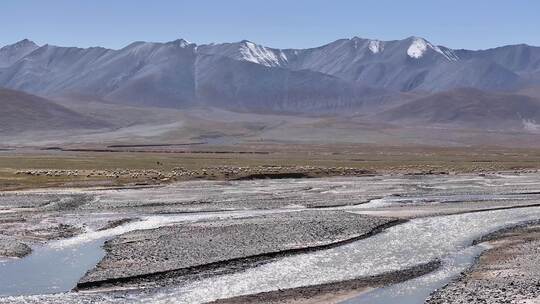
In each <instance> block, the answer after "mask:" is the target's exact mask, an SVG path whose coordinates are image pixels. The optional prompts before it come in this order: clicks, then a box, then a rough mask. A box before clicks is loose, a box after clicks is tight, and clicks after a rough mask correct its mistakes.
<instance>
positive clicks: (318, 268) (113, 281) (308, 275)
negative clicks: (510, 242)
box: [0, 173, 540, 303]
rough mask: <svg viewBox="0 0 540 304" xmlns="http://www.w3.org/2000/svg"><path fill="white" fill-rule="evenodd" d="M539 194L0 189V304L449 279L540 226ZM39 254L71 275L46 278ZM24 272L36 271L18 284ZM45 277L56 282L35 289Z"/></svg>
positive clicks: (495, 181)
mask: <svg viewBox="0 0 540 304" xmlns="http://www.w3.org/2000/svg"><path fill="white" fill-rule="evenodd" d="M539 189H540V175H538V174H535V173H530V174H508V173H500V174H488V175H484V174H481V175H477V174H467V175H454V176H453V175H388V176H364V177H340V178H310V179H303V178H298V179H263V180H242V181H189V182H181V183H173V184H170V185H166V186H152V187H146V186H145V187H140V186H139V187H131V188H107V187H105V188H101V189H98V188H88V189H45V190H31V191H13V192H3V193H0V231H1V237H0V255H3V256H4V258H5V257H8V256H9V257H17V256H19V257H22V258H19V259H13V258H11V259H7V260H5V259H4V260H2V258H1V257H0V274H2V275H4V276H5V277H9V276H10V273H11V272H13V273H17V274H20V275H19V276H17V277H13V278H14V279H13V280H11V283H13V282H15V279H18V280H21V282H25V288H24V292H23V291H21V293H18V291H17V290H9V288H11V287H9V286H7V285H6V286H3V288H4V289H5V290H8V292H9V293H8V294H11V295H13V296H11V297H1V296H0V303H33V302H35V303H65V302H70V303H94V302H98V303H125V302H152V303H170V302H171V301H173V302H175V301H176V302H179V303H203V302H208V301H214V300H218V301H224V302H227V300H226V299H231V301H233V303H236V302H242V301H246V300H247V302H249V303H252V302H265V303H266V302H268V301H269V300H272V302H275V301H277V302H284V301H285V302H287V301H290V300H291V299H296V300H298V299H300V302H299V303H310V302H311V301H312V300H313V301H315V300H316V299H319V300H320V299H324V300H323V302H332V301H334V302H336V301H338V299H339V301H342V300H346V299H348V298H356V297H357V296H358V293H361V292H364V291H366V290H369V289H373V288H381V287H383V286H385V285H389V286H394V285H393V284H396V285H395V286H400V284H402V283H406V282H415V280H416V279H415V278H418V280H420V281H419V282H423V281H421V280H430V278H434V279H435V278H437V277H438V276H443V274H444V276H443V277H444V278H445V279H444V280H441V281H440V282H446V280H447V279H448V278H450V279H452V278H454V275H453V274H454V273H455V272H456V269H457V268H455V267H454V268H448V267H449V266H448V265H451V261H452V260H451V259H450V258H449V257H450V256H454V255H455V256H459V255H460V254H461V252H462V251H463V252H465V251H467V250H469V248H471V247H470V246H472V245H473V241H474V240H476V239H481V238H482V237H483V236H484V235H486V234H490V233H492V232H493V231H496V230H499V229H503V228H507V227H508V226H513V225H517V224H520V223H521V222H522V221H525V220H527V221H532V220H538V219H540V200H539V198H540V191H539ZM520 233H525V232H520ZM526 239H527V238H526ZM490 241H493V240H490ZM28 249H33V250H34V252H32V253H30V252H29V251H28ZM531 252H534V251H531ZM519 254H520V253H519V251H512V252H509V253H508V255H510V256H518V255H519ZM25 255H26V256H25ZM48 258H54V259H55V261H60V263H61V261H62V260H63V259H65V261H69V267H67V266H68V264H65V265H66V267H62V265H61V264H58V266H54V265H56V264H54V263H50V265H49V266H50V267H49V268H46V267H44V268H43V269H41V267H40V266H39V265H40V264H39V263H46V262H43V261H47V259H48ZM77 261H81V263H77ZM82 261H84V263H83V262H82ZM66 263H68V262H66ZM448 263H450V264H448ZM520 263H521V262H520ZM17 265H21V267H22V266H24V267H25V268H17V267H18V266H17ZM508 265H509V266H508V268H509V269H514V268H513V267H514V266H512V264H508ZM32 268H33V269H41V270H40V271H43V273H42V274H43V275H41V274H40V275H37V274H36V275H30V273H28V276H27V277H26V276H25V275H26V274H25V271H27V270H24V269H32ZM53 268H54V269H57V271H56V272H54V273H50V274H47V271H49V270H46V269H53ZM515 269H518V270H519V269H520V268H519V267H517V268H515ZM3 271H4V272H3ZM6 271H11V272H6ZM520 271H521V270H519V271H518V272H517V273H520ZM530 271H531V273H535V272H536V270H535V269H534V268H530ZM458 273H459V272H458ZM48 275H49V276H50V278H55V279H58V280H61V281H56V283H55V284H57V285H55V286H57V287H56V289H54V288H55V287H54V286H45V288H42V287H43V286H42V287H39V288H41V289H39V288H38V287H37V286H40V285H39V284H47V283H46V282H47V281H48V279H47V276H48ZM37 278H39V281H38V279H37ZM531 278H532V275H531ZM437 280H438V279H437ZM403 281H405V282H403ZM400 282H401V283H400ZM516 282H517V281H516ZM13 284H15V285H14V287H13V288H16V287H17V286H16V285H17V284H16V283H13ZM32 284H36V285H35V286H36V288H37V289H35V290H36V291H35V292H34V293H36V295H32V294H33V293H32V292H31V291H32V290H33V287H32V286H34V285H32ZM418 284H424V285H425V282H424V283H418ZM444 284H446V283H444ZM444 284H443V285H444ZM452 284H454V283H452ZM452 284H451V285H449V287H448V288H451V286H453V285H452ZM516 284H517V283H516ZM523 284H525V283H523ZM58 286H62V287H61V288H60V289H59V288H58ZM404 286H406V285H404ZM478 286H479V285H478ZM497 286H498V285H497ZM19 287H20V286H19ZM75 287H77V290H79V291H71V292H69V291H70V290H71V289H72V288H75ZM440 287H442V285H441V286H440ZM396 288H398V289H397V290H400V288H401V287H396ZM403 288H405V289H406V287H403ZM436 288H438V287H436ZM479 288H484V287H479ZM39 290H42V291H39ZM54 290H56V292H60V291H62V292H64V293H56V294H54V293H55V292H54ZM375 290H377V289H375ZM442 290H443V291H441V292H444V290H445V289H442ZM448 290H452V289H448ZM507 290H511V288H510V287H508V288H507ZM88 291H91V292H92V293H91V294H89V293H87V292H88ZM51 292H52V293H53V294H52V295H46V294H48V293H51ZM423 292H426V291H425V290H424V291H423ZM430 292H431V290H430V291H428V294H429V293H430ZM448 292H450V291H448ZM453 292H459V291H458V290H454V291H453ZM462 293H463V294H466V293H465V292H462ZM17 294H20V295H21V296H17ZM475 294H481V292H480V291H478V292H475ZM523 294H525V295H526V293H523ZM338 295H339V296H338ZM421 297H422V296H417V298H421ZM425 297H427V295H426V296H425ZM514 298H515V297H514V295H513V294H512V293H510V292H508V298H507V299H514ZM234 299H235V300H234ZM441 299H446V297H442V298H441ZM516 299H518V298H516ZM530 299H532V298H530V297H529V298H523V300H530ZM436 300H437V293H436V294H435V295H434V296H433V298H432V300H431V301H436ZM519 300H521V298H519ZM250 301H251V302H250ZM422 301H423V300H422ZM293 302H294V301H293ZM352 303H354V302H352ZM359 303H362V302H359ZM389 303H390V302H389ZM396 303H398V302H396ZM434 303H446V302H434ZM456 303H459V302H456Z"/></svg>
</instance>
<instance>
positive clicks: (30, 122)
mask: <svg viewBox="0 0 540 304" xmlns="http://www.w3.org/2000/svg"><path fill="white" fill-rule="evenodd" d="M0 117H1V119H0V133H2V134H7V133H18V132H22V131H28V130H34V131H37V130H39V131H48V130H69V129H100V128H105V127H107V126H108V124H107V123H104V122H102V121H99V120H96V119H93V118H89V117H86V116H83V115H81V114H78V113H77V112H74V111H72V110H69V109H67V108H65V107H63V106H60V105H58V104H55V103H53V102H52V101H50V100H47V99H44V98H41V97H38V96H35V95H30V94H27V93H23V92H19V91H14V90H9V89H0Z"/></svg>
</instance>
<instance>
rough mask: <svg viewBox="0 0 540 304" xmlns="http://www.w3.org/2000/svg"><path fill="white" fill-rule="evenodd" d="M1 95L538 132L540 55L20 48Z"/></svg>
mask: <svg viewBox="0 0 540 304" xmlns="http://www.w3.org/2000/svg"><path fill="white" fill-rule="evenodd" d="M0 88H5V89H9V90H18V91H23V92H26V93H28V94H34V95H37V96H40V97H41V98H44V100H45V99H49V100H53V101H54V100H66V99H70V100H72V101H73V102H74V103H77V101H78V100H80V102H81V103H83V102H84V101H87V100H96V101H100V102H103V103H108V104H117V105H125V106H136V107H152V108H172V109H177V110H183V109H184V110H185V109H191V108H194V107H212V108H218V109H223V110H227V111H233V112H243V113H246V112H247V113H259V114H261V113H262V114H286V115H304V116H305V115H308V116H309V115H311V116H313V115H316V116H317V115H319V116H320V115H338V116H344V117H350V116H351V115H352V116H354V117H355V119H357V118H358V117H361V118H362V119H364V120H365V121H367V122H373V123H381V122H384V123H391V124H395V125H399V126H407V125H414V126H417V125H422V124H424V125H437V126H444V127H449V128H453V127H467V128H469V127H471V128H477V129H489V130H508V129H509V128H510V129H512V130H520V131H523V132H536V131H537V128H536V125H537V123H539V124H540V117H539V116H538V115H537V113H540V101H539V97H540V89H539V88H540V47H534V46H529V45H524V44H521V45H510V46H503V47H499V48H494V49H489V50H474V51H473V50H463V49H451V48H448V47H444V46H438V45H435V44H433V43H431V42H429V41H428V40H426V39H424V38H420V37H409V38H406V39H403V40H395V41H380V40H373V39H362V38H358V37H354V38H351V39H340V40H337V41H334V42H331V43H329V44H326V45H323V46H320V47H316V48H309V49H277V48H271V47H266V46H262V45H259V44H256V43H253V42H250V41H247V40H244V41H240V42H235V43H221V44H203V45H197V44H194V43H190V42H188V41H186V40H183V39H179V40H175V41H171V42H166V43H154V42H134V43H132V44H130V45H128V46H126V47H124V48H121V49H118V50H113V49H107V48H102V47H91V48H77V47H60V46H53V45H42V46H39V45H37V44H35V43H34V42H32V41H30V40H27V39H25V40H22V41H19V42H17V43H15V44H12V45H8V46H4V47H2V48H0ZM2 102H3V100H2ZM93 123H95V121H94V122H93ZM93 123H92V124H93ZM11 129H14V128H11Z"/></svg>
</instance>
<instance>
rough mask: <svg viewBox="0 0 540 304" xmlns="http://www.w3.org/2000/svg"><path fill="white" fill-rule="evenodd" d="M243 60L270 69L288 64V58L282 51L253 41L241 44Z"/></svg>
mask: <svg viewBox="0 0 540 304" xmlns="http://www.w3.org/2000/svg"><path fill="white" fill-rule="evenodd" d="M239 51H240V54H241V56H242V58H241V59H243V60H245V61H249V62H253V63H257V64H262V65H265V66H268V67H273V66H279V65H280V64H281V63H283V62H287V56H286V55H285V54H284V53H283V52H282V51H281V50H274V49H270V48H267V47H265V46H262V45H258V44H255V43H253V42H251V41H248V40H244V41H242V42H240V49H239Z"/></svg>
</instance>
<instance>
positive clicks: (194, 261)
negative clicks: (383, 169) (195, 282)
mask: <svg viewBox="0 0 540 304" xmlns="http://www.w3.org/2000/svg"><path fill="white" fill-rule="evenodd" d="M396 221H397V220H396V219H393V218H383V217H372V216H365V215H357V214H352V213H347V212H342V211H300V212H289V213H279V214H272V215H265V216H259V217H252V218H244V219H235V220H221V221H212V222H210V221H208V222H195V223H189V224H182V225H175V226H166V227H161V228H158V229H152V230H141V231H133V232H130V233H126V234H124V235H121V236H120V237H118V238H115V239H113V240H111V241H108V242H106V244H105V249H106V251H107V254H106V256H105V257H104V258H103V260H102V261H101V262H100V263H99V264H98V265H97V266H96V267H95V268H94V269H93V270H91V271H90V272H89V273H87V274H86V276H85V277H83V278H82V279H81V281H80V282H79V285H78V287H79V288H86V287H95V286H99V285H100V282H102V283H111V282H114V281H115V280H121V279H123V278H130V277H141V276H145V275H152V274H157V273H163V272H168V271H176V270H180V269H187V268H193V267H198V266H203V265H209V264H219V263H223V262H227V261H232V260H238V259H242V258H250V257H254V256H259V257H261V258H268V257H269V256H268V255H270V257H271V254H275V253H284V252H295V253H297V252H301V251H302V250H304V249H308V248H324V247H325V246H330V245H332V244H341V243H343V242H347V241H351V240H355V239H358V238H361V237H365V236H368V235H370V234H372V233H374V231H376V230H377V229H378V228H380V227H381V226H384V225H388V224H390V223H396ZM265 255H267V256H266V257H265Z"/></svg>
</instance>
